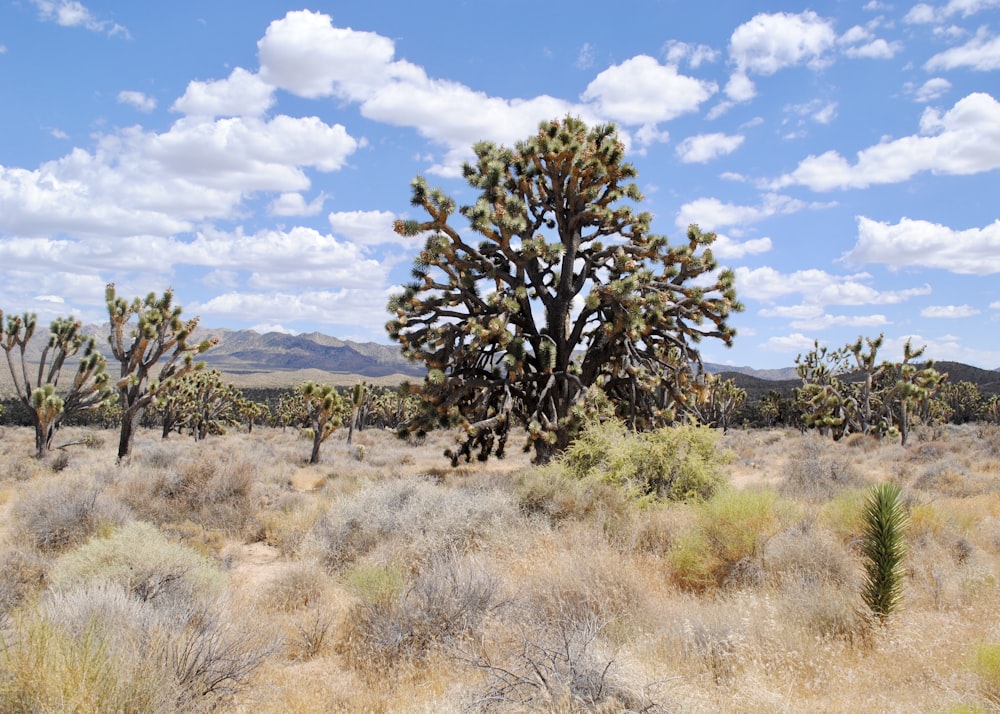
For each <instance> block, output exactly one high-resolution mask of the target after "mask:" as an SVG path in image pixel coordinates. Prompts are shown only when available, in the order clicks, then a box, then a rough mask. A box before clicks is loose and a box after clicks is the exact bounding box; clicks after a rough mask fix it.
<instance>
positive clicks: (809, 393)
mask: <svg viewBox="0 0 1000 714" xmlns="http://www.w3.org/2000/svg"><path fill="white" fill-rule="evenodd" d="M882 342H883V336H882V335H879V336H878V337H877V338H876V339H874V340H872V339H865V340H862V338H860V337H859V338H858V340H857V342H855V343H854V344H849V345H845V346H844V347H843V348H841V349H839V350H834V351H829V350H828V349H827V348H826V347H821V346H820V345H819V343H818V342H817V343H815V346H814V349H813V350H812V351H811V352H809V353H807V354H805V355H799V356H798V357H797V358H796V360H795V363H796V365H797V367H796V370H797V371H798V374H799V377H801V378H802V387H800V388H798V389H797V390H796V405H797V406H798V408H799V410H800V412H801V416H802V421H803V423H804V424H805V425H806V426H807V427H811V428H816V429H819V430H820V432H821V433H823V434H830V435H832V436H833V438H835V439H839V438H841V437H843V436H846V435H847V434H852V433H861V434H872V435H874V436H877V437H879V438H881V437H883V436H885V435H886V434H896V435H898V436H900V438H901V441H902V443H903V445H904V446H905V445H906V440H907V436H908V434H909V430H910V416H911V414H912V413H913V411H914V410H915V409H916V408H918V407H919V406H920V405H921V404H924V403H926V402H927V401H928V400H929V399H930V397H931V396H932V395H933V394H934V392H935V390H937V389H938V387H939V386H940V385H941V384H942V383H943V382H944V380H945V379H947V377H948V375H947V374H941V373H939V372H938V371H937V370H935V369H934V362H933V361H932V360H928V361H927V362H926V363H925V364H924V365H923V366H922V367H918V366H917V365H916V364H914V360H916V359H919V358H920V357H921V356H922V355H923V353H924V350H923V348H920V349H914V348H913V346H912V345H911V344H910V342H909V341H907V343H906V345H904V347H903V359H902V361H901V362H888V361H885V362H876V356H877V354H878V350H879V348H880V347H881V346H882ZM863 345H867V347H868V351H867V352H865V351H864V349H863Z"/></svg>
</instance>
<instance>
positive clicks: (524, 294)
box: [387, 117, 742, 461]
mask: <svg viewBox="0 0 1000 714" xmlns="http://www.w3.org/2000/svg"><path fill="white" fill-rule="evenodd" d="M474 150H475V154H476V160H475V162H474V163H471V164H466V165H465V167H464V170H463V172H464V176H465V179H466V180H467V181H468V183H469V185H470V186H472V187H473V189H475V190H476V191H478V197H477V198H476V200H475V202H474V203H472V204H471V205H468V206H464V207H462V208H460V209H457V210H458V212H459V213H461V215H462V216H464V217H465V218H466V219H467V220H468V222H469V228H468V230H467V231H460V230H459V229H458V228H456V227H455V226H453V225H452V223H451V220H452V217H453V214H454V213H455V212H456V204H455V202H454V200H452V199H451V198H449V197H448V196H446V195H445V194H444V193H443V192H442V191H440V190H438V189H431V188H430V187H429V186H428V185H427V183H426V181H425V180H424V179H423V178H421V177H417V178H416V179H415V180H414V181H413V182H412V204H413V205H414V206H417V207H419V208H421V209H423V210H424V211H425V212H426V213H427V216H428V217H427V220H423V221H417V220H409V221H398V222H397V223H396V226H395V229H396V232H397V233H400V234H401V235H404V236H426V245H425V247H424V249H423V250H422V251H420V253H419V254H418V256H417V258H416V261H415V265H414V268H413V277H414V281H413V282H412V283H410V284H409V285H407V286H406V287H405V289H404V290H403V292H402V293H401V294H398V295H396V296H394V297H393V298H392V299H391V300H390V302H389V310H390V311H391V312H392V313H394V314H395V317H394V318H393V319H392V320H391V321H390V322H389V323H388V325H387V329H388V331H389V335H390V336H391V337H392V338H393V339H394V340H396V341H398V342H399V343H400V344H401V346H402V348H403V351H404V353H405V354H406V355H407V356H408V357H409V358H410V359H412V360H415V361H419V362H423V363H425V364H426V366H427V368H428V373H427V376H426V379H425V381H424V383H423V384H422V385H421V386H420V387H419V391H420V392H421V395H422V397H423V398H424V401H425V404H426V405H427V410H426V411H425V413H424V414H423V415H422V416H421V418H418V419H416V420H414V422H413V423H412V424H411V428H412V429H414V430H423V429H426V428H429V427H430V426H433V425H437V424H451V425H461V426H462V427H464V429H465V437H464V438H463V440H462V444H461V447H460V448H459V449H458V450H456V451H455V452H453V453H452V454H451V456H452V459H453V461H457V459H458V457H459V456H461V455H463V454H464V455H465V456H466V458H468V457H469V456H470V454H471V452H472V450H473V449H475V448H478V449H479V454H478V456H479V458H481V459H485V458H488V456H489V455H490V454H491V453H493V452H494V451H495V452H496V454H497V455H498V456H502V455H503V449H504V445H505V442H506V438H507V431H508V429H509V428H510V427H511V426H512V425H514V424H521V425H524V426H526V427H527V429H528V445H526V448H532V447H533V448H534V451H535V457H536V459H537V460H539V461H546V460H548V459H549V458H550V457H551V456H552V455H553V454H555V453H558V452H559V451H561V450H562V449H564V448H565V447H566V446H567V444H568V443H569V442H570V440H571V439H572V437H573V435H574V433H575V431H576V429H577V428H578V427H579V424H580V420H581V417H582V416H583V415H584V413H585V411H586V408H587V406H588V403H589V402H590V401H592V400H591V398H594V399H596V401H603V400H604V399H605V398H607V399H608V400H609V401H610V403H611V404H612V405H613V408H615V409H616V410H617V412H618V414H619V416H621V417H623V418H625V419H626V420H627V421H628V422H629V423H630V424H631V425H632V426H633V427H635V428H643V427H647V426H651V425H654V424H657V423H660V422H662V421H665V420H667V419H669V418H670V416H671V415H672V413H673V408H674V407H675V406H677V405H679V404H680V405H683V404H684V403H685V402H686V400H687V398H688V393H689V386H690V385H691V383H692V381H693V380H694V379H695V378H696V377H697V375H698V372H699V371H700V369H701V358H700V355H699V352H698V349H697V344H698V342H699V341H700V340H701V339H702V338H704V337H714V338H717V339H720V340H722V341H723V342H724V343H725V344H726V345H730V344H731V343H732V340H733V337H734V336H735V331H734V330H733V329H732V328H730V327H729V325H728V324H727V322H726V319H727V317H728V316H729V313H730V312H731V311H734V310H739V309H742V308H741V306H740V304H739V303H738V302H737V301H736V295H735V291H734V288H733V273H732V272H731V271H729V270H718V269H717V268H718V266H717V264H716V261H715V259H714V258H713V256H712V252H711V249H710V245H711V244H712V242H713V241H714V240H715V235H714V234H712V233H702V232H701V231H700V230H699V229H698V227H697V226H691V227H690V228H689V229H688V232H687V236H686V239H685V240H684V241H683V242H681V243H679V244H676V245H671V244H670V243H668V241H667V239H666V238H665V237H663V236H659V235H655V234H652V233H650V221H651V217H650V215H649V214H648V213H644V212H643V213H634V212H633V210H632V208H631V207H630V206H629V205H628V203H627V202H629V201H631V202H640V201H641V200H642V195H641V194H640V192H639V189H638V187H637V186H636V184H635V183H633V181H632V180H633V179H634V178H635V176H636V170H635V168H634V167H633V166H632V165H631V164H629V163H626V162H625V161H624V146H623V144H622V142H621V140H620V139H619V137H618V135H617V132H616V130H615V127H614V126H613V125H610V124H604V125H599V126H595V127H593V128H588V127H587V126H586V125H585V124H584V123H583V122H582V121H580V120H579V119H575V118H572V117H567V118H565V119H562V120H553V121H547V122H543V123H542V124H541V126H540V128H539V130H538V133H537V134H536V135H534V136H532V137H531V138H529V139H527V140H526V141H523V142H520V143H518V144H517V145H516V146H514V147H513V148H508V147H505V146H498V145H495V144H492V143H489V142H482V143H479V144H476V145H475V147H474Z"/></svg>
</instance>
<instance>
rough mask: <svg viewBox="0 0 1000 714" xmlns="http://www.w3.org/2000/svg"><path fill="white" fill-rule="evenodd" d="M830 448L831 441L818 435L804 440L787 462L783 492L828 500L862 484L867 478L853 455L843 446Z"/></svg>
mask: <svg viewBox="0 0 1000 714" xmlns="http://www.w3.org/2000/svg"><path fill="white" fill-rule="evenodd" d="M858 436H859V437H862V436H863V435H860V434H859V435H858ZM858 443H865V442H864V441H859V442H858ZM833 446H834V448H836V446H837V445H833ZM830 448H831V444H830V443H829V442H828V441H827V440H825V439H822V437H820V436H819V435H816V434H810V435H809V438H804V439H802V446H801V448H800V449H799V450H798V451H797V452H796V453H794V454H792V455H791V456H790V457H789V459H788V462H787V463H786V465H785V469H784V477H785V478H784V481H783V482H782V485H781V490H782V492H783V493H787V494H788V495H790V496H793V497H796V498H804V499H808V500H812V501H826V500H828V499H830V498H832V497H834V496H836V495H837V494H838V493H840V492H842V491H844V490H847V489H851V488H857V487H859V486H860V485H862V484H863V483H864V479H863V478H862V477H861V475H860V474H859V473H858V471H857V469H856V468H855V466H854V465H853V464H852V463H851V461H850V460H849V458H850V455H849V454H844V453H842V451H841V450H839V449H837V450H836V451H835V452H834V453H830V451H829V449H830Z"/></svg>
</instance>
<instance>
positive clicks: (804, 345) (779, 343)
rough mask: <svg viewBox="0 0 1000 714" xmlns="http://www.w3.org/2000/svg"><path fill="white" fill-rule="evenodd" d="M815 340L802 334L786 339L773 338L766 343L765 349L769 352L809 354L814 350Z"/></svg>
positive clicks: (764, 344)
mask: <svg viewBox="0 0 1000 714" xmlns="http://www.w3.org/2000/svg"><path fill="white" fill-rule="evenodd" d="M814 343H815V338H812V337H806V336H805V335H803V334H802V333H801V332H795V333H793V334H791V335H787V336H785V337H771V338H770V339H768V340H767V341H766V342H764V343H763V344H762V345H761V347H763V348H764V349H765V350H767V351H768V352H796V353H802V352H808V351H809V350H811V349H812V348H813V345H814Z"/></svg>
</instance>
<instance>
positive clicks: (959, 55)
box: [924, 28, 1000, 72]
mask: <svg viewBox="0 0 1000 714" xmlns="http://www.w3.org/2000/svg"><path fill="white" fill-rule="evenodd" d="M958 67H968V68H969V69H972V70H977V71H980V72H989V71H993V70H997V69H1000V35H997V36H995V37H990V36H989V32H988V31H987V30H986V28H982V29H981V30H980V31H979V32H977V33H976V36H975V37H974V38H972V39H971V40H969V41H968V42H966V43H965V44H964V45H962V46H960V47H952V48H951V49H948V50H945V51H944V52H940V53H938V54H936V55H934V56H933V57H931V58H930V59H929V60H927V62H926V63H925V64H924V69H926V70H928V71H930V72H936V71H938V70H949V69H956V68H958Z"/></svg>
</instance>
